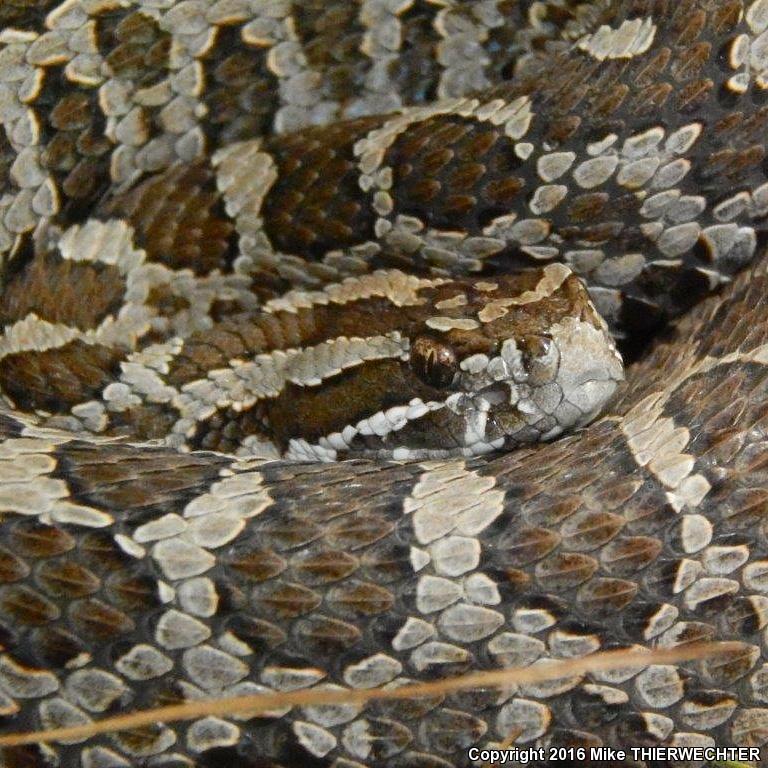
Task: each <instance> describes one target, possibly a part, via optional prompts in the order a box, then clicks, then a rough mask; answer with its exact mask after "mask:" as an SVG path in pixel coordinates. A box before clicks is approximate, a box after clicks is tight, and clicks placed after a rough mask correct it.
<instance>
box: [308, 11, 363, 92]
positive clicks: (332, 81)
mask: <svg viewBox="0 0 768 768" xmlns="http://www.w3.org/2000/svg"><path fill="white" fill-rule="evenodd" d="M294 14H295V15H294V19H295V22H296V33H297V35H298V37H299V40H300V41H301V42H302V45H303V51H304V54H305V55H306V57H307V61H308V62H309V65H310V67H311V68H312V69H314V70H315V71H317V72H322V74H323V90H324V96H325V98H328V99H332V100H335V101H340V102H344V101H345V100H346V99H348V98H349V95H350V94H352V93H359V92H360V90H361V88H362V85H363V81H364V79H365V75H366V73H367V72H368V70H369V68H370V64H371V61H370V59H369V58H368V57H367V56H366V55H365V54H364V53H363V52H362V50H361V45H362V44H363V36H364V33H365V28H364V27H363V25H362V24H361V23H360V21H359V16H360V9H359V8H358V7H357V6H356V5H354V4H341V5H335V6H329V5H328V3H327V2H325V0H304V2H302V3H298V4H297V5H296V6H295V8H294Z"/></svg>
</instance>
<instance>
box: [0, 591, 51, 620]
mask: <svg viewBox="0 0 768 768" xmlns="http://www.w3.org/2000/svg"><path fill="white" fill-rule="evenodd" d="M60 615H61V612H60V611H59V609H58V608H57V607H56V605H55V604H54V603H53V602H51V601H50V600H48V598H46V597H44V596H43V595H41V594H40V593H39V592H37V591H36V590H34V589H31V588H30V587H28V586H25V585H23V584H16V585H13V586H6V587H0V617H2V618H3V619H5V620H6V621H7V622H8V623H9V624H10V625H11V626H16V627H18V626H21V627H39V626H42V625H43V624H49V623H50V622H52V621H56V620H57V619H58V618H59V616H60Z"/></svg>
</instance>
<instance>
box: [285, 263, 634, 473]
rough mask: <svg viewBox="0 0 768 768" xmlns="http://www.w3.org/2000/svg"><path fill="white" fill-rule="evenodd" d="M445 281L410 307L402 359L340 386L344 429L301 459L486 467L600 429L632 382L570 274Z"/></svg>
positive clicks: (301, 442) (404, 313) (304, 450)
mask: <svg viewBox="0 0 768 768" xmlns="http://www.w3.org/2000/svg"><path fill="white" fill-rule="evenodd" d="M437 282H438V283H439V284H437V285H433V286H430V287H427V288H423V289H421V290H420V291H419V292H418V295H417V298H416V300H415V301H413V302H412V303H411V304H409V305H405V306H400V307H399V308H398V315H399V317H400V318H401V325H400V327H399V329H398V330H397V331H395V332H393V333H390V335H389V338H390V340H391V342H392V343H393V344H394V345H395V346H396V349H397V350H398V351H399V354H398V353H395V354H392V355H390V356H388V357H387V358H386V359H378V360H375V361H370V362H369V363H367V364H365V365H361V366H359V367H358V368H356V369H355V370H354V371H351V372H349V373H347V374H346V375H345V379H344V385H342V382H341V381H339V382H338V385H339V386H338V389H337V390H336V393H335V397H334V398H333V400H334V403H335V405H336V407H337V408H339V409H342V408H344V407H346V408H347V409H348V411H347V412H348V413H349V418H348V420H347V421H346V423H345V424H344V425H343V427H341V428H337V429H335V430H333V431H330V430H328V429H326V430H325V431H324V434H321V435H320V434H318V433H317V432H316V433H315V435H314V436H313V437H314V439H312V440H307V439H306V438H304V437H300V438H298V439H291V440H290V441H289V448H288V451H287V455H288V456H289V457H292V458H312V459H316V458H327V459H328V458H330V459H336V458H346V457H354V456H367V457H373V458H393V459H398V460H400V459H402V460H405V459H425V458H441V457H446V456H474V455H479V454H484V453H489V452H492V451H496V450H507V449H511V448H514V447H516V446H519V445H523V444H527V443H533V442H538V441H545V440H551V439H552V438H554V437H556V436H558V435H560V434H562V433H563V432H566V431H568V430H573V429H576V428H579V427H581V426H584V425H585V424H587V423H588V422H590V421H591V420H592V419H594V418H595V417H596V416H597V415H598V414H599V413H600V412H601V410H602V409H603V408H604V407H605V405H606V404H607V403H608V401H609V400H610V398H611V397H612V396H613V394H614V393H615V391H616V389H617V387H618V385H619V383H620V382H621V381H622V380H623V378H624V373H623V366H622V361H621V356H620V355H619V353H618V351H617V349H616V347H615V345H614V342H613V339H612V338H611V335H610V333H609V331H608V328H607V326H606V324H605V322H604V321H603V320H602V318H601V317H600V316H599V315H598V313H597V311H596V310H595V309H594V307H593V306H592V304H591V302H590V300H589V295H588V293H587V290H586V288H585V287H584V285H583V284H582V283H581V282H580V281H579V280H578V279H577V278H576V277H575V276H574V275H573V274H572V273H571V271H570V270H569V269H568V268H567V267H565V266H563V265H560V264H553V265H549V266H547V267H545V268H544V269H542V270H536V271H531V272H526V273H522V274H519V275H511V276H503V277H498V278H497V277H494V278H493V279H477V278H471V279H470V278H466V279H456V280H448V281H437ZM377 322H382V320H381V317H373V316H371V317H370V319H369V324H370V325H371V327H373V326H374V325H375V324H376V323H377ZM344 386H346V389H344ZM324 408H325V411H328V410H329V409H330V401H329V398H328V396H327V394H326V396H325V401H324ZM316 412H317V411H316Z"/></svg>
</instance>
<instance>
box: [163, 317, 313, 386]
mask: <svg viewBox="0 0 768 768" xmlns="http://www.w3.org/2000/svg"><path fill="white" fill-rule="evenodd" d="M317 317H318V315H317V314H316V313H315V312H314V311H313V310H299V312H297V313H296V314H293V313H290V312H280V313H277V314H275V315H273V314H270V313H266V312H264V313H259V314H257V315H255V316H253V315H249V316H243V317H233V318H227V319H225V320H223V321H221V322H220V323H217V324H216V325H215V326H214V327H213V328H211V329H210V330H205V331H198V332H196V333H194V334H192V335H191V336H190V337H189V338H188V339H186V340H185V342H184V348H183V349H182V351H181V352H180V353H179V354H178V355H177V356H176V357H175V358H174V360H173V361H172V362H171V364H170V365H169V371H168V374H167V377H166V379H167V381H168V383H169V384H171V385H172V386H177V387H178V386H182V385H183V384H185V383H187V382H189V381H194V380H195V379H199V378H204V377H205V376H206V374H207V372H208V371H209V370H213V369H216V368H223V367H226V366H227V365H228V364H229V362H230V361H231V360H234V359H238V358H239V359H243V360H247V359H251V358H252V357H254V356H255V355H258V354H260V353H262V352H270V351H272V350H277V349H290V348H291V347H302V346H305V345H306V344H308V343H309V341H308V339H309V338H310V333H311V332H312V331H313V330H314V325H315V323H316V321H317Z"/></svg>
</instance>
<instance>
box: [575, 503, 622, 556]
mask: <svg viewBox="0 0 768 768" xmlns="http://www.w3.org/2000/svg"><path fill="white" fill-rule="evenodd" d="M623 527H624V519H623V518H622V517H621V515H617V514H613V513H611V512H604V511H598V510H585V511H584V512H583V513H582V514H579V515H573V516H572V517H570V518H569V519H568V520H567V521H566V522H565V523H564V524H563V526H562V527H561V529H560V532H561V534H562V537H563V538H562V545H563V547H564V548H565V549H568V550H573V551H589V550H591V549H592V548H593V547H594V546H595V545H598V546H603V545H605V544H607V543H608V542H609V541H611V540H613V539H614V538H615V536H616V535H617V534H618V533H619V531H621V529H622V528H623Z"/></svg>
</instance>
